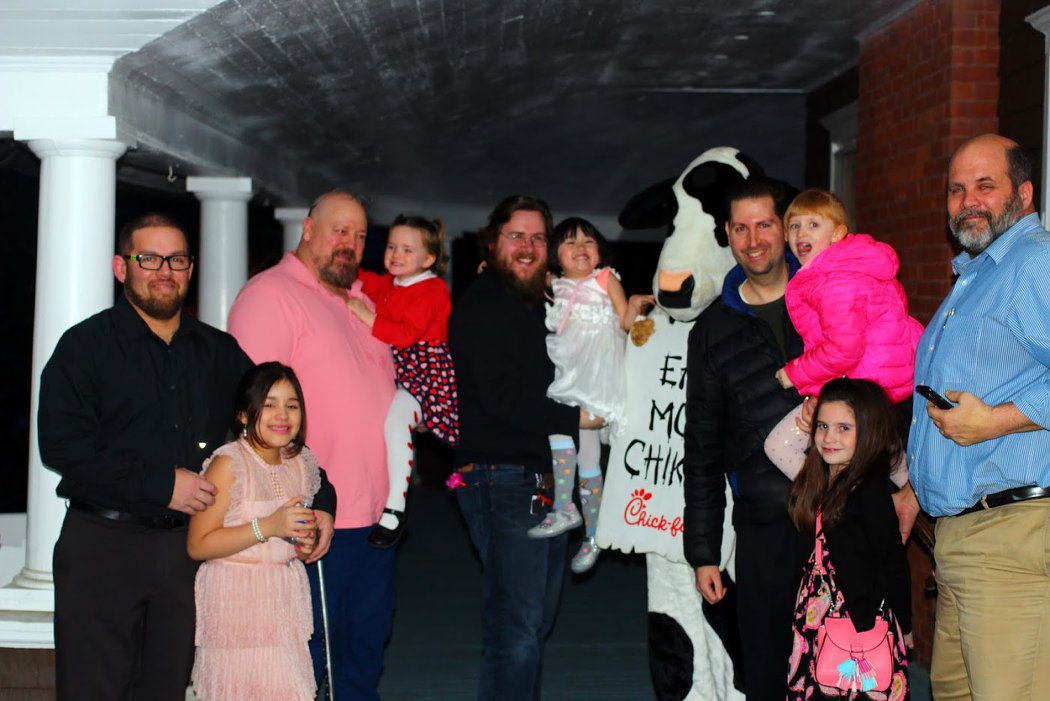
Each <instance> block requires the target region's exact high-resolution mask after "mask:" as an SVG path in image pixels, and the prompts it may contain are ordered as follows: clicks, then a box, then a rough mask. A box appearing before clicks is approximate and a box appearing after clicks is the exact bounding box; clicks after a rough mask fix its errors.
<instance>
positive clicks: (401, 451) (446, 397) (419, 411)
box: [347, 214, 459, 548]
mask: <svg viewBox="0 0 1050 701" xmlns="http://www.w3.org/2000/svg"><path fill="white" fill-rule="evenodd" d="M444 240H445V227H444V226H443V225H442V224H441V222H440V221H438V220H434V221H431V220H429V219H425V218H423V217H417V216H406V215H404V214H399V215H398V216H397V218H396V219H394V223H393V224H392V225H391V226H390V234H389V235H388V237H387V244H386V253H385V254H384V256H383V265H384V266H386V269H387V274H386V275H376V274H375V273H369V272H367V271H359V272H358V278H359V279H360V280H361V281H362V283H363V290H364V292H365V294H367V295H368V297H369V298H370V299H371V300H372V301H373V302H375V311H374V312H373V311H372V310H370V309H369V308H368V306H367V305H366V304H365V303H364V302H362V301H361V300H359V299H353V298H351V299H350V300H349V302H348V303H347V304H348V306H349V307H350V311H351V312H353V313H354V314H355V315H357V317H358V318H359V319H361V321H363V322H364V323H366V324H368V325H369V326H370V327H371V329H372V335H373V336H375V337H376V338H378V339H379V340H381V341H385V342H386V343H389V344H390V345H391V346H393V350H394V366H395V370H396V375H397V383H398V389H397V392H396V393H395V394H394V401H393V402H392V403H391V405H390V410H389V411H388V412H387V418H386V426H385V434H386V450H387V469H388V470H389V471H390V494H389V496H388V497H387V504H386V508H384V509H383V516H382V518H380V520H379V523H378V524H376V527H375V528H374V529H373V530H372V532H371V533H370V534H369V536H368V542H369V543H371V544H372V545H374V546H376V547H379V548H389V547H391V546H392V545H394V544H395V543H397V541H398V539H400V537H401V534H402V533H403V532H404V525H405V499H406V497H407V495H408V484H409V482H410V480H411V479H412V452H413V443H412V431H414V430H415V429H416V428H417V427H420V426H422V427H425V428H426V429H427V430H429V431H430V432H431V433H433V434H434V435H435V436H437V437H438V438H440V439H441V440H443V441H445V442H446V443H448V444H449V445H455V444H456V442H457V441H458V439H459V410H458V403H457V399H456V376H455V374H454V373H453V370H452V356H451V355H450V354H449V351H448V316H449V313H450V312H451V311H452V300H451V297H450V296H449V293H448V287H447V286H446V285H445V281H444V280H442V279H441V276H442V275H443V274H444V271H445V266H446V264H447V262H448V256H447V254H446V253H445V247H444Z"/></svg>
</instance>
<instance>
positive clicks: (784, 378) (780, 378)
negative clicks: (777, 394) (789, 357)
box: [777, 368, 795, 389]
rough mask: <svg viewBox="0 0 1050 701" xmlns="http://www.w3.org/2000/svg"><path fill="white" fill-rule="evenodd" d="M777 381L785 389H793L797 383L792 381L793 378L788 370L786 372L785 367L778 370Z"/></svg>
mask: <svg viewBox="0 0 1050 701" xmlns="http://www.w3.org/2000/svg"><path fill="white" fill-rule="evenodd" d="M777 382H779V383H780V386H781V387H783V388H784V389H791V388H792V387H794V386H795V383H794V382H792V381H791V378H790V377H788V375H787V373H786V372H784V368H780V369H779V370H777Z"/></svg>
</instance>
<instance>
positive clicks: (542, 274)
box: [492, 260, 547, 306]
mask: <svg viewBox="0 0 1050 701" xmlns="http://www.w3.org/2000/svg"><path fill="white" fill-rule="evenodd" d="M492 269H493V270H495V271H496V273H498V274H499V276H500V278H501V279H502V280H503V284H504V285H506V286H507V289H508V290H510V292H511V294H513V295H514V296H515V297H517V298H518V299H520V300H521V301H522V302H524V303H525V304H527V305H530V306H531V305H533V304H537V303H539V302H542V301H543V293H544V291H545V290H546V288H547V271H546V269H545V268H544V266H542V265H540V266H537V268H536V271H535V272H534V273H533V274H532V275H530V276H529V277H528V278H525V279H524V280H523V279H521V278H519V277H518V276H517V275H515V274H514V273H513V272H512V271H511V270H508V269H507V267H506V266H505V265H504V264H503V261H500V260H495V261H493V262H492Z"/></svg>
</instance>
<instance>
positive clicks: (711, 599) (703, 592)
mask: <svg viewBox="0 0 1050 701" xmlns="http://www.w3.org/2000/svg"><path fill="white" fill-rule="evenodd" d="M696 590H697V591H698V592H700V596H702V597H704V601H706V602H707V603H709V604H717V603H718V602H719V601H721V600H722V598H723V597H724V596H725V595H726V588H725V585H724V584H723V583H722V572H721V570H719V569H718V565H703V566H702V567H697V568H696Z"/></svg>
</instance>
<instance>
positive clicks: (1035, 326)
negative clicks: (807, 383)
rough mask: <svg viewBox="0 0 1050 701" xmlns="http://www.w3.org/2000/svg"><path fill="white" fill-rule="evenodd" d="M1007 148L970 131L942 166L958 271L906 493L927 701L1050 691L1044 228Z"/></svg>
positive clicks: (1049, 371) (1047, 255)
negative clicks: (929, 550) (924, 640)
mask: <svg viewBox="0 0 1050 701" xmlns="http://www.w3.org/2000/svg"><path fill="white" fill-rule="evenodd" d="M1032 197H1033V195H1032V183H1031V166H1030V165H1029V163H1028V161H1027V159H1026V158H1025V156H1024V154H1023V153H1022V151H1021V149H1020V148H1019V147H1018V146H1017V144H1016V143H1014V142H1013V141H1010V140H1009V139H1005V138H1003V137H1001V136H997V135H993V134H986V135H984V136H979V137H977V138H975V139H973V140H971V141H969V142H967V143H965V144H963V145H962V146H961V147H960V148H959V150H958V151H956V153H955V155H954V157H953V158H952V161H951V164H950V166H949V173H948V215H949V227H950V228H951V230H952V233H953V234H954V235H955V238H956V239H957V240H958V241H959V243H960V244H961V245H962V247H963V248H964V249H965V250H964V252H963V253H961V254H960V255H959V256H958V257H956V258H955V260H953V261H952V267H953V269H954V270H955V272H956V274H957V275H958V276H959V278H958V280H957V281H956V283H955V286H954V287H953V288H952V291H951V293H950V294H949V295H948V297H947V299H945V301H944V303H943V304H942V305H941V307H940V309H938V310H937V313H936V315H935V316H934V317H933V319H932V320H931V322H930V325H929V327H928V328H927V329H926V332H925V334H923V336H922V339H921V341H920V343H919V348H918V353H917V358H916V364H915V382H916V384H924V385H928V386H930V387H932V388H933V389H934V390H937V391H938V392H941V393H942V394H943V395H945V396H946V397H947V398H948V399H949V400H950V401H951V402H953V403H955V404H956V406H955V407H953V408H951V409H948V410H942V409H938V408H936V407H934V406H933V405H932V404H927V403H926V402H922V401H918V402H916V404H915V409H914V413H913V417H912V430H911V439H910V441H909V445H908V452H909V456H908V460H909V463H910V469H911V480H912V486H913V487H914V490H915V494H916V495H917V497H918V501H919V503H920V504H921V505H922V507H923V508H924V509H925V510H926V511H927V512H929V513H930V514H932V515H934V516H939V517H941V518H940V519H939V521H938V524H937V546H936V559H937V579H938V582H939V598H938V602H937V623H936V635H935V638H934V650H933V665H932V670H931V680H932V682H933V694H934V697H935V698H937V699H969V698H976V699H1011V700H1014V699H1046V698H1050V499H1048V498H1046V497H1047V496H1050V489H1047V488H1050V432H1048V431H1047V430H1046V428H1047V427H1050V234H1048V233H1047V232H1046V231H1045V230H1044V229H1043V227H1042V226H1041V225H1040V223H1039V219H1038V216H1037V215H1036V214H1035V208H1034V204H1033V201H1032Z"/></svg>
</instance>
